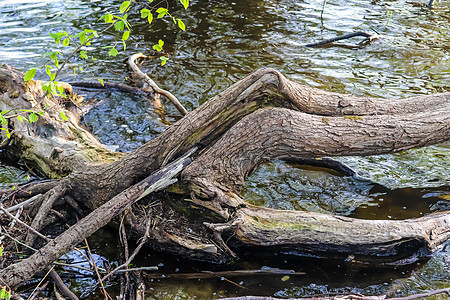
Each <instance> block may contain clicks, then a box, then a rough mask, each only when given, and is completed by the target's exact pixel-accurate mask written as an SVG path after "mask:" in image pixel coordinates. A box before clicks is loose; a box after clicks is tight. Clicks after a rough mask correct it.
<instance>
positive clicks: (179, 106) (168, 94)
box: [128, 53, 188, 116]
mask: <svg viewBox="0 0 450 300" xmlns="http://www.w3.org/2000/svg"><path fill="white" fill-rule="evenodd" d="M140 57H144V58H145V57H147V56H145V55H144V54H142V53H137V54H133V55H131V56H130V58H129V59H128V64H129V65H130V67H131V69H132V70H133V72H134V73H136V74H137V76H138V77H140V78H142V80H144V81H145V82H146V83H147V84H148V85H149V86H150V87H151V88H152V89H153V90H154V91H155V93H158V94H161V95H163V96H165V97H167V99H169V100H170V101H171V102H172V104H173V105H175V107H176V108H177V109H178V111H179V112H180V113H181V114H182V115H183V116H185V115H186V114H187V113H188V111H187V110H186V109H185V108H184V107H183V105H182V104H181V103H180V101H179V100H178V99H177V97H175V96H174V95H173V94H172V93H171V92H168V91H166V90H163V89H162V88H160V87H159V86H158V85H157V84H156V82H154V81H153V80H152V79H151V78H150V77H149V76H148V75H147V74H145V73H144V72H142V71H141V70H140V69H139V68H138V67H137V66H136V64H135V62H134V61H135V60H136V59H138V58H140Z"/></svg>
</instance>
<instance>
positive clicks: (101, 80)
mask: <svg viewBox="0 0 450 300" xmlns="http://www.w3.org/2000/svg"><path fill="white" fill-rule="evenodd" d="M97 80H98V81H99V82H100V83H101V84H102V85H103V86H105V84H104V83H103V79H101V78H99V79H97Z"/></svg>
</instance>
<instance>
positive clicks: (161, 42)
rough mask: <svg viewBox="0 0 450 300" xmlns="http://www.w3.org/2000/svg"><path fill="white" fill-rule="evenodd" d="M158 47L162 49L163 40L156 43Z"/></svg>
mask: <svg viewBox="0 0 450 300" xmlns="http://www.w3.org/2000/svg"><path fill="white" fill-rule="evenodd" d="M158 45H159V47H161V48H162V47H163V46H164V41H163V40H159V41H158Z"/></svg>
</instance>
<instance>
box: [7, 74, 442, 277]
mask: <svg viewBox="0 0 450 300" xmlns="http://www.w3.org/2000/svg"><path fill="white" fill-rule="evenodd" d="M2 72H3V73H2ZM2 72H0V89H1V92H2V93H3V95H4V96H3V98H5V99H6V102H8V103H12V104H10V106H9V107H16V108H17V107H20V105H23V104H24V103H25V102H26V101H27V99H28V100H29V102H28V104H26V105H28V106H25V107H31V106H32V105H33V103H34V104H35V103H37V102H36V99H35V96H33V93H32V92H35V94H36V95H40V96H39V97H43V95H42V94H39V90H38V88H37V87H35V85H34V84H33V83H30V84H28V83H27V84H24V83H23V82H22V81H21V75H20V73H19V72H17V71H15V70H13V69H11V68H7V67H6V68H5V67H4V68H2ZM8 72H9V74H10V76H9V77H8V76H7V75H6V74H8ZM2 74H3V75H4V77H5V76H6V77H7V78H9V79H8V80H6V81H5V82H3V83H2V77H1V75H2ZM15 91H17V95H16V94H15V93H16V92H15ZM27 92H28V93H31V94H32V97H30V96H27ZM13 94H14V96H12V95H13ZM5 95H6V96H5ZM16 100H17V101H16ZM51 100H52V99H47V98H45V101H51ZM24 101H25V102H24ZM30 103H31V104H30ZM449 103H450V93H444V94H436V95H428V96H419V97H412V98H409V99H389V100H386V99H377V98H368V97H356V96H352V95H343V94H337V93H330V92H324V91H320V90H317V89H314V88H310V87H307V86H304V85H300V84H297V83H294V82H292V81H290V80H288V79H286V78H285V77H284V76H283V75H282V74H280V73H279V72H278V71H276V70H274V69H270V68H267V69H261V70H258V71H256V72H254V73H252V74H250V75H249V76H247V77H245V78H244V79H242V80H241V81H239V82H238V83H236V84H235V85H233V86H231V87H230V88H228V89H227V90H226V91H224V92H223V93H221V94H219V95H218V96H216V97H214V98H213V99H211V100H210V101H208V102H206V103H205V104H203V105H201V106H200V107H199V108H197V109H196V110H194V111H192V112H190V113H188V114H187V115H186V116H184V117H183V118H182V119H181V120H180V121H178V122H177V123H176V124H174V125H173V126H171V127H169V128H168V129H167V130H166V131H165V132H163V133H162V134H160V135H159V136H158V137H156V138H155V139H153V140H151V141H149V142H148V143H146V144H145V145H143V146H142V147H140V148H139V149H137V150H136V151H134V152H132V153H130V154H128V155H126V156H122V155H121V154H112V153H108V152H104V149H103V147H102V146H101V145H99V143H98V142H96V141H95V138H93V137H92V138H91V137H89V138H87V140H89V142H86V138H85V137H84V135H85V134H86V135H88V133H86V132H85V131H78V128H77V125H76V122H70V125H71V126H75V127H74V128H72V129H71V130H75V132H83V134H81V135H80V136H81V137H80V136H79V135H78V134H77V135H72V136H69V135H67V134H66V135H64V132H61V135H60V132H59V131H58V130H56V131H55V130H53V131H52V134H51V135H46V134H41V135H39V134H38V133H42V132H47V131H49V128H51V127H54V128H58V127H60V126H62V127H64V126H66V125H67V124H65V123H63V122H62V121H60V120H58V119H57V118H56V116H55V114H54V115H52V113H53V111H50V112H47V113H48V114H50V115H52V117H49V118H44V119H43V121H42V122H38V123H37V124H18V123H17V124H16V123H15V122H14V121H13V119H10V123H11V124H10V125H11V127H13V128H14V129H15V128H16V127H15V126H19V127H17V128H19V129H21V130H20V134H19V133H18V132H17V133H15V134H14V137H13V140H14V143H13V145H12V146H11V148H10V149H12V150H15V151H19V152H20V150H24V151H27V150H28V149H31V150H29V151H31V153H32V154H33V155H22V156H21V157H22V158H23V159H26V160H31V161H35V164H36V165H38V167H40V168H41V170H42V171H43V172H44V173H46V174H47V175H48V176H50V177H56V176H63V175H65V174H67V173H71V174H70V175H69V176H67V177H66V179H65V180H67V181H68V182H70V190H68V191H67V193H68V194H69V195H70V196H72V197H74V198H75V199H76V200H77V201H81V202H82V203H83V204H84V205H86V206H88V207H90V208H91V209H92V210H94V209H96V208H98V207H103V206H102V205H103V204H104V203H105V202H107V201H109V200H110V199H116V198H117V197H118V198H119V199H120V198H126V197H138V196H136V194H135V193H133V192H131V191H133V184H135V183H136V182H138V181H139V180H141V179H142V178H145V177H147V176H148V174H151V173H152V172H153V171H155V170H157V169H159V168H160V167H161V166H164V165H165V164H166V163H167V162H168V161H171V160H172V159H173V158H174V157H177V156H179V155H180V154H182V153H184V152H185V151H187V150H188V149H189V148H191V147H192V146H194V145H199V146H201V147H202V150H201V151H199V153H198V156H196V157H193V163H192V164H191V165H190V166H189V167H188V168H186V170H185V171H184V172H183V173H182V179H183V184H181V185H179V186H178V188H179V189H178V190H179V191H181V192H183V193H185V197H186V198H191V199H188V200H190V201H191V202H192V203H194V204H195V205H196V206H203V207H204V210H203V211H202V214H197V215H196V218H195V220H194V219H189V218H190V212H183V211H181V210H176V209H171V208H170V207H169V206H167V204H166V203H162V202H159V203H160V205H161V206H162V207H163V208H161V209H160V210H159V211H158V216H159V218H161V220H163V221H162V222H159V223H158V224H155V228H154V229H153V231H152V232H151V233H150V241H151V242H150V245H151V246H152V247H154V248H155V249H158V250H164V251H168V252H171V253H178V254H179V255H183V256H185V257H189V258H193V259H203V260H211V261H215V262H226V261H229V259H230V258H232V255H231V253H230V252H231V251H232V250H231V249H229V246H231V247H267V248H270V249H272V248H274V247H275V248H278V249H281V250H283V249H284V250H286V249H287V250H289V251H293V252H295V251H299V252H301V251H319V252H320V253H322V254H323V255H327V256H334V257H336V256H337V257H341V256H342V257H343V258H349V259H355V260H358V261H366V262H378V263H390V262H398V260H404V259H408V258H410V257H414V256H416V255H417V256H418V257H420V256H423V255H427V254H429V253H431V252H432V251H435V250H436V249H438V248H439V247H440V246H441V245H442V244H443V243H444V242H445V241H446V240H448V238H449V230H448V224H449V220H448V218H449V213H448V212H442V213H437V214H431V215H429V216H426V217H422V218H418V219H414V220H403V221H373V222H372V221H366V220H354V219H349V218H343V217H337V216H329V215H321V214H313V213H306V212H288V211H277V210H270V209H266V208H257V207H253V206H251V205H248V204H246V203H245V202H244V201H243V200H242V199H241V198H240V196H239V192H240V190H241V189H242V186H243V182H244V180H245V178H246V177H247V176H248V175H249V174H250V173H251V172H252V171H253V170H254V169H255V168H257V167H258V166H259V165H261V164H262V163H264V162H266V161H268V160H271V159H280V158H281V159H288V160H294V161H295V160H296V159H298V161H305V160H306V161H307V160H309V159H314V158H320V157H323V156H328V155H372V154H380V153H390V152H394V151H400V150H404V149H408V148H412V147H421V146H424V145H430V144H433V143H439V142H445V141H447V140H449V139H450V107H449ZM53 104H54V105H55V107H57V106H56V104H55V103H54V102H53ZM56 111H57V110H56ZM56 111H55V112H56ZM44 120H45V122H48V123H45V122H44ZM20 126H22V127H20ZM69 131H70V130H69ZM53 133H54V134H53ZM60 136H62V137H60ZM65 138H66V140H64V139H65ZM71 139H73V140H71ZM24 141H25V142H24ZM28 141H33V143H36V144H39V143H43V144H44V145H46V146H45V147H46V148H48V149H50V150H51V151H49V150H48V149H46V150H45V151H43V150H42V151H41V150H39V149H38V148H36V147H34V146H33V147H34V148H33V147H31V148H27V147H29V145H30V144H29V143H30V142H28ZM86 145H88V146H86ZM8 147H10V146H8ZM52 147H53V148H52ZM55 147H56V148H55ZM53 149H63V151H59V150H58V151H56V153H53V151H54V150H53ZM71 149H74V150H73V151H72V150H71ZM84 149H88V150H89V151H88V152H83V150H84ZM78 151H81V152H82V153H83V154H82V155H79V154H77V153H79V152H78ZM87 153H88V154H87ZM89 153H90V154H89ZM92 153H101V154H99V155H98V156H95V155H91V154H92ZM105 153H106V154H105ZM78 157H81V159H79V160H78ZM72 160H73V163H71V162H72ZM108 160H110V161H113V160H114V162H112V163H109V164H107V163H105V162H106V161H108ZM130 186H131V187H132V188H130ZM141 192H142V190H141ZM130 193H132V196H131V195H130ZM141 194H142V193H141ZM135 206H136V205H135ZM116 208H117V209H119V207H116ZM120 208H122V207H120ZM112 209H113V208H112ZM148 209H150V208H145V207H143V206H139V207H138V208H136V207H132V208H131V210H130V213H129V214H127V216H126V220H127V221H128V223H129V224H130V226H131V229H132V230H131V233H132V234H133V235H135V236H139V235H143V234H144V233H145V227H144V226H142V222H140V220H142V219H143V218H144V216H145V215H146V213H147V212H148ZM95 211H96V210H95ZM191 211H192V209H191ZM212 212H214V213H212ZM108 216H109V217H112V216H114V214H111V213H110V214H109V215H108ZM106 219H108V218H102V222H103V223H102V224H104V223H105V222H107V221H106ZM109 219H110V218H109ZM211 219H214V220H215V221H214V223H212V222H211ZM83 220H84V219H83ZM164 220H167V222H164ZM169 221H170V222H169ZM202 221H204V223H203V224H202ZM206 221H207V222H209V223H206ZM319 221H320V222H319ZM91 222H94V219H91ZM183 222H184V223H183ZM186 224H189V227H190V228H189V229H190V231H189V232H187V229H186V228H187V226H185V225H186ZM191 225H192V226H191ZM341 225H342V226H341ZM76 226H78V225H75V226H74V227H76ZM102 226H103V225H102ZM338 226H339V227H338ZM74 227H72V228H74ZM191 227H192V228H191ZM416 227H417V228H420V229H417V228H416ZM72 228H71V229H69V230H72ZM76 228H81V231H82V232H77V234H79V235H84V236H86V235H88V234H89V233H90V232H92V228H90V227H89V228H86V227H76ZM211 230H212V231H211ZM349 230H350V231H349ZM230 231H231V232H232V233H233V234H234V233H235V234H234V235H233V234H230V235H233V236H234V240H233V244H232V245H226V244H225V243H224V241H223V240H222V238H221V234H225V235H227V234H228V232H230ZM347 231H349V234H347ZM305 232H306V233H309V234H311V235H309V236H308V235H305ZM368 232H373V233H374V234H373V235H368V234H366V233H368ZM66 233H67V232H66ZM66 233H64V234H63V236H65V237H66V238H67V237H68V236H69V235H68V234H66ZM68 233H73V231H68ZM375 233H376V234H375ZM391 233H392V234H391ZM346 235H348V236H349V237H351V238H352V239H354V240H353V241H350V240H349V239H348V240H344V239H342V237H344V236H346ZM361 235H366V236H367V237H370V240H368V239H366V237H363V236H361ZM66 238H64V239H63V238H61V239H58V238H57V239H55V240H57V242H55V243H58V242H61V245H65V246H58V245H57V244H54V242H52V246H54V247H53V248H55V247H59V248H58V249H59V250H58V251H67V250H68V249H70V246H69V242H68V240H67V239H66ZM211 238H216V241H215V243H213V242H211V241H210V239H211ZM377 241H378V242H377ZM71 242H74V240H71ZM216 245H221V247H218V246H216ZM45 247H47V246H45ZM45 247H44V248H42V249H41V252H40V253H41V254H45V255H44V256H50V255H51V253H50V252H51V251H50V248H48V247H47V248H45ZM43 249H44V250H45V251H48V252H43V251H44V250H43ZM376 252H378V254H380V258H379V259H377V258H376V256H377V255H376ZM32 260H35V262H33V265H28V264H29V263H30V261H32ZM30 261H28V262H27V264H22V265H20V266H21V267H20V268H23V267H25V268H26V269H30V266H33V267H34V268H36V269H40V268H42V267H43V266H44V265H45V264H46V263H48V261H44V260H42V259H41V260H39V257H37V256H34V257H33V259H31V260H30ZM16 265H17V264H16ZM14 266H15V265H14ZM14 266H10V267H9V269H7V270H8V271H6V269H5V270H2V271H1V273H0V275H5V276H6V275H7V276H16V275H14V273H17V272H15V271H14V272H12V270H18V269H14V268H15V267H14ZM36 266H38V267H36ZM17 274H19V273H17ZM20 274H22V275H20V276H19V275H17V277H15V278H17V281H14V282H20V280H25V278H26V276H29V274H28V275H26V274H25V273H20Z"/></svg>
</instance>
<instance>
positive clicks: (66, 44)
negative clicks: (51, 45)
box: [63, 38, 70, 47]
mask: <svg viewBox="0 0 450 300" xmlns="http://www.w3.org/2000/svg"><path fill="white" fill-rule="evenodd" d="M69 43H70V41H69V38H65V39H64V40H63V46H64V47H67V46H69Z"/></svg>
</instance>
